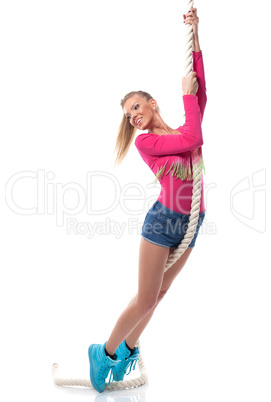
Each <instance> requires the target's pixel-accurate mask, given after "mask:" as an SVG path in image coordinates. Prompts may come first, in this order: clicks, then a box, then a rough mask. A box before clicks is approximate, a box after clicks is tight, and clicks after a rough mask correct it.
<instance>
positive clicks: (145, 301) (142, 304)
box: [135, 296, 158, 316]
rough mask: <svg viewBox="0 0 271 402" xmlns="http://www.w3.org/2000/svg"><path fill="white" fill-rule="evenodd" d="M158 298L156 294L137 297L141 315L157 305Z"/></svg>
mask: <svg viewBox="0 0 271 402" xmlns="http://www.w3.org/2000/svg"><path fill="white" fill-rule="evenodd" d="M157 301H158V298H157V297H156V296H148V297H140V296H139V297H137V298H136V300H135V304H136V307H137V309H138V311H139V314H140V315H141V316H145V315H146V314H148V313H149V312H150V311H151V310H152V309H153V308H154V307H155V306H156V305H157Z"/></svg>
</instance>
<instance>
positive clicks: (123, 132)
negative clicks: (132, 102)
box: [114, 91, 160, 167]
mask: <svg viewBox="0 0 271 402" xmlns="http://www.w3.org/2000/svg"><path fill="white" fill-rule="evenodd" d="M134 95H139V96H142V97H143V98H145V99H146V100H147V101H149V100H151V99H153V97H152V96H151V95H150V94H149V93H148V92H144V91H132V92H129V93H128V94H126V95H125V96H124V98H123V99H121V101H120V105H121V107H122V108H123V106H124V104H125V102H126V101H127V99H129V98H131V97H132V96H134ZM157 111H158V113H159V112H160V109H159V107H157ZM136 131H137V128H136V127H133V126H132V125H131V123H130V122H129V120H128V119H127V117H126V116H125V115H124V114H123V117H122V121H121V123H120V126H119V130H118V135H117V139H116V145H115V149H114V152H117V156H116V160H115V167H116V166H117V165H119V164H120V163H121V162H122V160H123V159H124V158H125V156H126V155H127V153H128V151H129V148H130V146H131V143H132V141H133V139H134V137H135V133H136Z"/></svg>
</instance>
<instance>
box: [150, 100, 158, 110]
mask: <svg viewBox="0 0 271 402" xmlns="http://www.w3.org/2000/svg"><path fill="white" fill-rule="evenodd" d="M151 106H152V108H153V109H154V110H156V109H157V102H156V100H154V99H151Z"/></svg>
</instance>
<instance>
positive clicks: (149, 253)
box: [106, 237, 169, 355]
mask: <svg viewBox="0 0 271 402" xmlns="http://www.w3.org/2000/svg"><path fill="white" fill-rule="evenodd" d="M168 254H169V249H168V248H166V247H162V246H158V245H156V244H153V243H150V242H148V241H147V240H145V239H143V237H141V242H140V248H139V275H138V292H137V295H136V298H135V300H134V301H133V302H132V304H130V305H129V306H128V307H127V308H126V309H125V310H124V311H123V313H122V314H121V315H120V317H119V319H118V321H117V323H116V324H115V327H114V328H113V331H112V333H111V335H110V337H109V339H108V341H107V343H106V350H107V352H108V353H109V354H110V355H114V353H115V351H116V349H117V347H118V346H119V345H120V344H121V343H122V341H123V340H124V339H126V337H127V336H128V335H129V334H130V333H131V332H132V331H133V329H134V328H135V327H136V326H137V325H138V323H139V322H140V321H141V320H142V319H143V318H144V317H145V316H146V315H147V314H148V313H149V312H150V311H151V310H152V309H153V307H154V306H155V304H156V303H157V298H158V295H159V292H160V290H161V286H162V282H163V277H164V267H165V264H166V262H167V259H168Z"/></svg>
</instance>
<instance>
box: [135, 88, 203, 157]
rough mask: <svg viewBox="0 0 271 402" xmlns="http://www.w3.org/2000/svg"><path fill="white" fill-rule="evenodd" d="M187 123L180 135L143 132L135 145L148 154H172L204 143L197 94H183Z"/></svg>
mask: <svg viewBox="0 0 271 402" xmlns="http://www.w3.org/2000/svg"><path fill="white" fill-rule="evenodd" d="M183 103H184V110H185V124H184V125H183V126H180V127H179V128H178V130H179V131H180V135H176V134H165V135H158V134H154V133H143V134H140V135H138V136H137V138H136V140H135V145H136V147H137V149H138V150H139V151H141V152H143V153H144V154H146V155H153V156H158V155H172V154H178V153H181V152H186V151H191V150H192V149H196V148H198V147H201V146H202V145H203V139H202V131H201V115H200V109H199V105H198V98H197V96H196V95H192V94H191V95H183Z"/></svg>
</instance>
